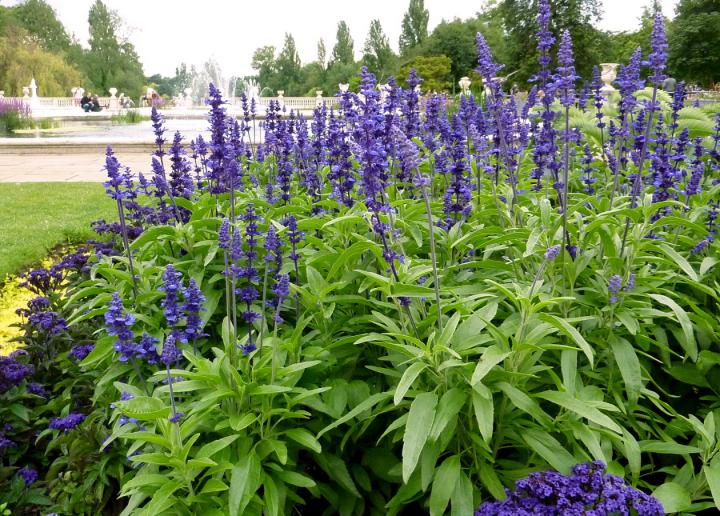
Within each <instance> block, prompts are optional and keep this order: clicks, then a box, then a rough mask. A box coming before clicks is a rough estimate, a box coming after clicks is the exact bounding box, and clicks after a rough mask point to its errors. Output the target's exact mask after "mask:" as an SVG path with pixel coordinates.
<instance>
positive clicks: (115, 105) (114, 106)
mask: <svg viewBox="0 0 720 516" xmlns="http://www.w3.org/2000/svg"><path fill="white" fill-rule="evenodd" d="M108 91H109V92H110V103H109V104H108V109H110V110H111V111H117V110H118V109H119V108H120V102H119V101H118V98H117V97H116V95H117V92H118V90H117V88H109V89H108Z"/></svg>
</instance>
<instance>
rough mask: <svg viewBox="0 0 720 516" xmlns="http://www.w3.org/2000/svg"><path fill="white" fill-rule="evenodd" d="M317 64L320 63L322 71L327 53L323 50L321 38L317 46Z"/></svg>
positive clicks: (323, 43)
mask: <svg viewBox="0 0 720 516" xmlns="http://www.w3.org/2000/svg"><path fill="white" fill-rule="evenodd" d="M317 62H318V63H320V66H322V67H323V70H324V69H325V65H326V63H327V51H326V50H325V41H324V40H323V39H322V38H320V41H318V44H317Z"/></svg>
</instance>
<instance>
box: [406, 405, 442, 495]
mask: <svg viewBox="0 0 720 516" xmlns="http://www.w3.org/2000/svg"><path fill="white" fill-rule="evenodd" d="M437 401H438V397H437V395H436V394H434V393H432V392H424V393H422V394H418V395H417V396H416V397H415V399H414V400H413V402H412V404H411V405H410V412H409V414H408V421H407V424H406V425H405V433H404V434H403V447H402V475H403V482H405V483H407V482H408V480H409V479H410V475H412V473H413V471H415V467H416V466H417V463H418V460H419V459H420V453H421V452H422V449H423V447H424V446H425V442H426V441H427V438H428V436H429V435H430V429H431V428H432V423H433V419H434V417H435V407H436V405H437Z"/></svg>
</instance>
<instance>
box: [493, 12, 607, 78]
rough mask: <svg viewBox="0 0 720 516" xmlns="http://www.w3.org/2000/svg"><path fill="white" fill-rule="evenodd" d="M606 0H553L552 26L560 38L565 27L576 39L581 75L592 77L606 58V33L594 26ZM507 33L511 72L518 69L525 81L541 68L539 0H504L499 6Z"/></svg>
mask: <svg viewBox="0 0 720 516" xmlns="http://www.w3.org/2000/svg"><path fill="white" fill-rule="evenodd" d="M601 6H602V0H550V11H551V12H552V17H551V18H550V30H551V31H552V32H553V34H555V36H556V38H557V39H558V41H559V39H560V34H561V33H562V32H563V31H564V30H566V29H567V30H568V31H569V32H570V36H571V37H572V40H573V54H574V56H575V65H576V69H577V71H578V72H579V73H578V75H580V76H582V77H590V76H591V74H592V68H593V66H595V65H596V64H598V63H599V62H600V61H601V60H602V56H603V49H602V42H603V41H605V39H604V38H603V37H602V33H601V32H600V31H599V30H598V29H596V28H595V27H594V26H593V22H594V21H597V20H599V18H600V14H601ZM498 10H499V12H500V13H501V14H502V17H503V20H504V25H505V31H506V34H507V51H508V61H507V63H506V64H507V65H508V66H507V69H506V71H507V72H513V71H517V72H518V73H517V75H516V76H515V80H516V81H517V82H524V81H526V80H527V79H528V78H529V77H531V76H532V75H534V73H535V72H536V71H537V69H538V61H537V58H538V52H537V38H536V36H535V35H536V33H537V31H538V25H537V0H503V1H502V2H501V3H500V4H499V6H498Z"/></svg>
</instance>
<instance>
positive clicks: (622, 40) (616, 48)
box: [602, 0, 660, 63]
mask: <svg viewBox="0 0 720 516" xmlns="http://www.w3.org/2000/svg"><path fill="white" fill-rule="evenodd" d="M659 9H660V6H659V5H658V4H657V2H656V0H653V3H652V4H649V5H647V6H645V7H644V8H643V12H642V14H641V15H640V27H639V28H638V29H637V30H636V31H626V32H619V33H616V34H609V35H608V40H609V45H608V51H607V54H604V55H603V59H602V60H603V61H605V62H608V63H613V62H614V63H624V62H626V61H627V60H628V59H629V58H630V56H631V55H632V53H633V52H634V51H635V49H636V48H638V47H640V48H641V49H642V53H643V55H648V54H649V53H650V35H651V34H652V29H653V24H654V23H655V13H656V12H657V11H658V10H659Z"/></svg>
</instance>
